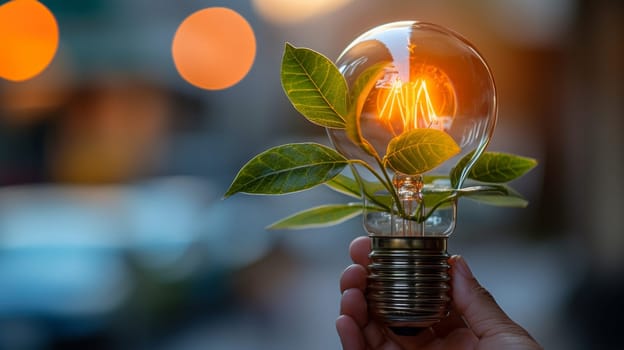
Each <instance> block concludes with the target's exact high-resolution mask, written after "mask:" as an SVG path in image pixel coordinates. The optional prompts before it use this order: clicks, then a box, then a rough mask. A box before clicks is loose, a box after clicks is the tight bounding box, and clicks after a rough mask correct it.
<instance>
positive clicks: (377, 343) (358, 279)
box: [336, 237, 542, 350]
mask: <svg viewBox="0 0 624 350" xmlns="http://www.w3.org/2000/svg"><path fill="white" fill-rule="evenodd" d="M349 252H350V254H351V259H352V260H353V262H354V263H355V264H353V265H351V266H349V267H347V269H346V270H345V271H344V272H343V274H342V277H341V278H340V290H341V292H342V300H341V302H340V317H338V319H337V320H336V329H337V330H338V335H339V336H340V340H341V342H342V347H343V349H345V350H365V349H380V350H381V349H383V350H395V349H405V350H409V349H422V350H425V349H453V350H464V349H466V350H467V349H480V350H489V349H493V350H500V349H504V350H508V349H517V350H537V349H542V347H541V346H540V345H539V344H538V343H537V342H536V341H535V340H534V339H533V338H532V337H531V335H529V333H528V332H527V331H526V330H524V329H523V328H522V327H520V326H519V325H518V324H516V323H515V322H514V321H512V320H511V319H510V318H509V317H508V316H507V315H506V314H505V312H504V311H503V310H502V309H501V308H500V306H498V304H496V301H495V300H494V298H493V297H492V295H491V294H490V293H489V292H488V291H487V290H486V289H485V288H483V287H482V286H481V285H480V284H479V282H477V280H476V279H475V278H474V276H473V275H472V272H471V271H470V269H469V268H468V265H467V264H466V261H465V260H464V259H463V258H462V257H460V256H453V257H451V258H450V259H449V264H450V265H451V270H450V274H451V287H452V289H451V290H452V291H451V293H452V297H453V303H452V306H451V312H450V315H449V316H448V317H447V318H445V319H444V320H442V321H440V323H438V324H436V325H434V326H432V327H430V328H427V329H424V330H423V331H421V332H420V333H418V334H417V335H416V336H398V335H396V334H394V333H392V331H390V330H389V329H388V328H387V327H385V326H384V325H382V324H379V323H378V322H377V321H375V320H373V319H371V318H370V316H369V313H368V307H367V303H366V298H365V294H364V293H365V290H366V278H367V276H368V272H367V270H366V266H368V264H369V263H370V260H369V258H368V254H369V253H370V238H368V237H358V238H356V239H355V240H353V242H351V246H350V247H349Z"/></svg>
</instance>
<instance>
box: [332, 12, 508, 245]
mask: <svg viewBox="0 0 624 350" xmlns="http://www.w3.org/2000/svg"><path fill="white" fill-rule="evenodd" d="M378 64H384V68H383V71H382V73H381V74H380V75H379V79H378V80H377V81H376V82H375V83H374V85H373V87H372V89H371V90H370V92H369V93H368V96H367V97H366V98H365V100H364V101H365V102H364V105H363V107H362V112H361V115H360V117H359V118H360V120H359V121H360V128H361V133H362V136H363V137H364V138H365V139H366V140H368V141H369V143H370V144H371V145H372V146H373V147H374V148H375V150H376V151H377V153H378V154H379V156H380V157H383V156H384V155H385V153H386V149H387V147H388V143H389V142H390V141H391V140H392V139H393V138H394V137H396V136H399V135H401V134H402V133H404V132H408V131H410V130H414V129H421V128H430V129H437V130H441V131H444V132H446V133H447V134H448V135H450V136H451V137H452V138H453V139H454V140H455V142H456V143H457V145H459V147H460V149H461V151H460V152H459V154H457V155H456V156H454V157H453V158H451V159H449V160H447V161H446V162H444V163H443V164H441V165H440V166H438V167H437V168H435V169H433V170H432V171H430V172H429V173H426V174H419V175H416V176H413V175H412V176H408V175H405V174H400V173H396V174H394V181H393V183H394V185H395V187H396V190H397V193H398V194H399V200H401V201H402V202H403V206H404V208H405V209H406V211H408V214H416V213H414V211H415V210H420V211H421V212H422V213H425V212H427V211H428V210H430V209H431V208H428V207H427V206H431V203H427V201H426V197H427V196H428V195H430V196H431V198H436V197H435V195H436V193H438V194H443V193H449V191H452V190H453V189H452V188H451V185H450V182H449V181H448V180H442V179H438V180H435V177H428V176H429V175H436V174H444V175H448V174H449V172H450V170H451V168H452V167H453V166H454V165H455V164H456V163H457V161H458V160H459V159H461V158H462V157H463V156H465V155H466V154H468V153H470V152H473V151H474V153H473V156H472V158H471V161H469V162H468V165H467V167H466V168H465V170H464V172H463V174H462V176H461V177H460V181H459V183H458V185H457V187H458V188H459V187H461V186H462V183H463V181H464V180H465V178H466V175H467V174H468V172H469V170H470V168H471V166H472V165H473V164H474V162H475V161H476V159H477V158H478V157H479V156H480V154H481V153H482V152H483V150H484V149H485V147H486V146H487V144H488V142H489V139H490V136H491V134H492V131H493V128H494V125H495V121H496V113H497V107H496V90H495V86H494V81H493V78H492V74H491V72H490V69H489V67H488V66H487V64H486V63H485V61H484V60H483V58H482V57H481V55H480V54H479V53H478V52H477V50H476V49H475V48H474V47H473V46H472V45H471V44H470V43H469V42H468V41H467V40H466V39H464V38H462V37H461V36H459V35H458V34H456V33H454V32H452V31H450V30H448V29H446V28H443V27H440V26H438V25H434V24H430V23H423V22H417V21H403V22H395V23H389V24H384V25H381V26H379V27H376V28H373V29H371V30H369V31H368V32H366V33H364V34H362V35H361V36H359V37H358V38H357V39H355V40H354V41H353V42H352V43H351V44H350V45H349V46H348V47H347V48H346V49H345V50H344V52H343V53H342V54H341V55H340V57H339V58H338V60H337V66H338V68H339V70H340V72H341V73H342V74H343V75H344V77H345V79H346V81H347V84H348V85H349V87H351V88H353V86H354V84H355V82H356V79H357V78H358V77H359V76H360V75H361V74H362V73H363V72H364V71H366V70H367V69H368V68H370V67H373V66H375V65H378ZM328 133H329V137H330V139H331V140H332V142H333V144H334V146H335V147H336V149H337V150H338V151H339V152H341V153H343V154H344V155H345V156H347V157H349V158H358V159H362V160H364V161H366V162H368V163H369V164H370V165H371V166H373V167H377V163H376V162H375V160H374V159H373V158H372V157H371V156H369V155H368V154H367V153H365V152H364V151H363V150H362V149H361V148H360V147H358V146H356V145H355V144H354V143H352V142H351V141H350V139H349V138H348V137H347V134H346V132H345V131H344V130H339V129H328ZM361 175H362V176H366V175H365V174H361ZM423 197H424V198H425V199H423ZM437 198H439V196H438V197H437ZM365 199H366V198H365ZM423 201H424V202H423ZM394 204H395V206H396V203H394ZM410 211H411V212H410ZM364 217H365V228H366V230H367V232H368V233H369V234H370V235H372V236H374V235H382V236H403V237H404V236H421V237H422V236H434V237H436V236H438V237H440V236H448V235H450V234H451V233H452V232H453V229H454V227H455V219H456V202H455V201H453V202H452V203H450V204H449V205H446V206H442V207H440V208H438V209H437V210H435V211H434V212H433V213H432V214H431V215H430V216H428V219H427V220H426V221H424V222H421V223H418V222H416V221H412V220H405V219H403V218H401V217H399V216H398V215H393V214H391V213H380V212H367V213H365V215H364Z"/></svg>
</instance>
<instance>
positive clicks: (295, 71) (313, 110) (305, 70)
mask: <svg viewBox="0 0 624 350" xmlns="http://www.w3.org/2000/svg"><path fill="white" fill-rule="evenodd" d="M281 79H282V87H283V88H284V92H286V95H287V96H288V99H289V100H290V102H291V103H292V104H293V106H294V107H295V109H297V111H299V113H301V114H303V116H304V117H306V118H307V119H308V120H309V121H311V122H312V123H314V124H318V125H320V126H323V127H326V128H336V129H344V128H345V116H346V115H347V94H348V88H347V83H346V81H345V79H344V77H343V76H342V74H340V72H339V71H338V68H336V66H335V65H334V63H332V62H331V61H330V60H329V59H328V58H327V57H325V56H323V55H321V54H320V53H318V52H316V51H313V50H310V49H305V48H295V47H293V46H292V45H290V44H288V43H286V47H285V49H284V56H283V58H282V71H281Z"/></svg>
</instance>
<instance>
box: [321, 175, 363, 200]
mask: <svg viewBox="0 0 624 350" xmlns="http://www.w3.org/2000/svg"><path fill="white" fill-rule="evenodd" d="M325 185H326V186H327V187H329V188H331V189H332V190H334V191H336V192H338V193H342V194H344V195H347V196H349V197H352V198H359V199H360V198H362V194H361V193H360V185H358V183H357V182H356V181H355V180H354V179H352V178H350V177H348V176H345V175H342V174H341V175H338V176H336V177H334V178H333V179H331V180H329V181H327V182H326V183H325Z"/></svg>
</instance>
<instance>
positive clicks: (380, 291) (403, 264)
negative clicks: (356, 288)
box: [367, 237, 451, 329]
mask: <svg viewBox="0 0 624 350" xmlns="http://www.w3.org/2000/svg"><path fill="white" fill-rule="evenodd" d="M371 245H372V247H371V248H372V250H371V253H370V258H371V264H370V265H368V269H369V271H370V272H369V276H368V287H367V299H368V304H369V305H368V307H369V309H370V310H371V312H372V314H373V316H374V317H375V318H376V319H377V320H379V321H381V322H382V323H384V324H386V325H387V326H388V327H390V328H391V329H405V328H422V327H429V326H431V325H433V324H435V323H437V322H439V321H440V320H441V319H443V318H444V317H446V316H447V315H448V305H449V302H450V300H451V298H450V296H449V291H450V288H451V287H450V284H449V280H450V276H449V268H450V266H449V264H448V258H449V254H448V253H447V251H446V249H447V238H446V237H371Z"/></svg>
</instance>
